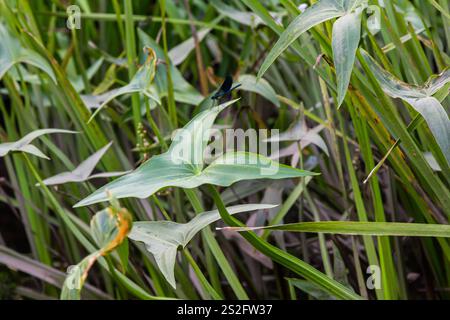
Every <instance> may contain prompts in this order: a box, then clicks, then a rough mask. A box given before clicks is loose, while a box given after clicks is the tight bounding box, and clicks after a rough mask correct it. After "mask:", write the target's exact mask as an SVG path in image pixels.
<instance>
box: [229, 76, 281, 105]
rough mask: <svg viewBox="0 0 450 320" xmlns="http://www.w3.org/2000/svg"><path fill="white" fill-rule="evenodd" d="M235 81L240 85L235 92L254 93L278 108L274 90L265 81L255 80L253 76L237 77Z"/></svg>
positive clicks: (278, 103)
mask: <svg viewBox="0 0 450 320" xmlns="http://www.w3.org/2000/svg"><path fill="white" fill-rule="evenodd" d="M237 81H238V82H239V83H240V84H241V86H240V87H238V89H237V90H244V91H250V92H255V93H257V94H259V95H261V96H263V97H264V98H266V99H267V100H269V101H270V102H272V103H273V104H274V105H276V106H277V107H280V101H279V100H278V97H277V94H276V92H275V90H274V89H273V88H272V86H271V85H270V83H269V82H267V81H266V80H265V79H260V80H257V79H256V77H255V76H253V75H250V74H243V75H241V76H239V78H238V80H237Z"/></svg>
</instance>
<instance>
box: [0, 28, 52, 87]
mask: <svg viewBox="0 0 450 320" xmlns="http://www.w3.org/2000/svg"><path fill="white" fill-rule="evenodd" d="M0 39H1V41H0V79H1V78H3V76H4V75H5V73H6V72H7V71H8V70H9V69H11V68H12V67H13V66H14V65H15V64H18V63H26V64H30V65H32V66H35V67H36V68H39V69H41V70H42V71H44V72H45V73H46V74H47V75H48V76H49V77H50V78H51V79H52V80H53V81H54V82H55V83H56V77H55V73H54V72H53V69H52V67H51V66H50V64H49V63H48V61H47V60H45V59H44V58H43V57H41V56H40V55H39V54H38V53H36V52H35V51H33V50H31V49H28V48H25V47H23V46H22V44H21V43H20V41H19V40H18V39H17V38H15V37H14V36H13V35H12V34H11V32H10V31H9V30H8V29H7V28H6V27H5V25H4V24H3V23H1V21H0Z"/></svg>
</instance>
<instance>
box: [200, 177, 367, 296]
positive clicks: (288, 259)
mask: <svg viewBox="0 0 450 320" xmlns="http://www.w3.org/2000/svg"><path fill="white" fill-rule="evenodd" d="M208 187H209V193H210V195H211V196H212V198H213V199H214V203H215V204H216V206H217V209H218V210H219V213H220V216H221V218H222V220H223V221H224V222H225V223H226V224H228V225H229V226H234V227H243V226H245V225H244V224H243V223H242V222H240V221H239V220H237V219H236V218H234V217H232V216H231V215H230V214H229V213H228V211H227V209H226V208H225V205H224V204H223V202H222V199H221V198H220V194H219V193H218V192H217V189H216V188H215V187H214V186H212V185H208ZM241 235H242V236H243V237H244V238H245V239H246V240H247V241H248V242H249V243H250V244H251V245H252V246H254V247H255V249H256V250H258V251H260V252H261V253H263V254H264V255H266V256H268V257H269V258H271V259H272V260H273V261H275V262H277V263H279V264H281V265H283V266H284V267H286V268H288V269H289V270H291V271H293V272H295V273H297V274H299V275H301V276H303V277H305V278H306V279H307V280H309V281H311V282H313V283H315V284H317V285H319V286H320V287H321V288H323V289H324V290H325V291H327V292H329V293H330V294H332V295H334V296H336V297H338V298H340V299H351V300H360V299H362V297H361V296H359V295H357V294H355V293H354V292H353V291H352V290H350V289H349V288H347V287H345V286H343V285H342V284H340V283H339V282H337V281H335V280H333V279H331V278H329V277H327V276H326V275H324V274H323V273H322V272H320V271H318V270H316V269H315V268H313V267H312V266H310V265H308V264H306V263H305V262H303V261H302V260H300V259H297V258H295V257H294V256H292V255H290V254H289V253H286V252H284V251H283V250H280V249H278V248H277V247H275V246H273V245H271V244H269V243H267V242H266V241H263V240H261V238H259V237H258V236H257V235H256V234H255V233H253V232H242V233H241Z"/></svg>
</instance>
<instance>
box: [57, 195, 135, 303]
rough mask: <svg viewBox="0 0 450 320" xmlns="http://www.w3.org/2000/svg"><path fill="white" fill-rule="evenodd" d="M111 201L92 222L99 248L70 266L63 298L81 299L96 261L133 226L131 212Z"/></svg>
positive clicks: (114, 247) (121, 241)
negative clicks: (84, 286) (82, 291)
mask: <svg viewBox="0 0 450 320" xmlns="http://www.w3.org/2000/svg"><path fill="white" fill-rule="evenodd" d="M110 201H111V203H112V206H111V207H108V208H106V209H103V210H101V211H99V212H97V213H96V214H95V215H94V216H93V217H92V219H91V223H90V233H91V236H92V238H93V239H94V241H95V243H96V245H97V247H98V248H99V249H98V250H97V251H94V252H92V253H90V254H89V255H88V256H87V257H85V258H84V259H83V260H81V262H80V263H78V264H77V265H75V266H71V267H69V269H68V276H67V277H66V279H65V281H64V284H63V287H62V291H61V296H60V297H61V299H62V300H79V299H80V293H81V289H82V288H83V285H84V283H85V281H86V278H87V276H88V273H89V270H90V269H91V268H92V266H93V265H94V263H95V262H96V261H97V260H98V259H99V258H100V257H102V256H105V255H107V254H108V253H110V252H111V251H112V250H114V249H116V248H117V247H118V246H120V245H121V244H122V243H123V241H124V240H126V237H127V235H128V233H129V232H130V230H131V228H132V220H131V215H130V213H129V212H128V211H127V210H126V209H124V208H121V207H120V205H119V203H118V202H117V200H115V199H114V198H110Z"/></svg>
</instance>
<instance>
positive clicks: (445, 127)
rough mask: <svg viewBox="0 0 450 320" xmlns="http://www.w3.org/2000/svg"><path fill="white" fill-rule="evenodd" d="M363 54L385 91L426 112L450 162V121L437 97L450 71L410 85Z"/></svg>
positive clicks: (448, 78) (431, 128)
mask: <svg viewBox="0 0 450 320" xmlns="http://www.w3.org/2000/svg"><path fill="white" fill-rule="evenodd" d="M361 53H362V55H363V57H364V59H365V60H366V62H367V64H368V65H369V67H370V69H371V71H372V72H373V74H374V75H375V77H376V79H377V81H378V82H379V84H380V86H381V88H382V89H383V91H384V92H385V93H386V94H387V95H389V96H391V97H392V98H400V99H402V100H404V101H406V102H407V103H409V104H410V105H411V106H412V107H413V108H414V109H415V110H416V111H417V112H419V113H420V114H421V115H422V117H423V118H424V119H425V121H426V123H427V124H428V127H429V128H430V130H431V132H432V134H433V136H434V138H435V139H436V141H437V143H438V144H439V146H440V148H441V150H442V152H443V154H444V156H445V158H446V159H447V161H448V163H450V129H449V128H450V120H449V117H448V115H447V112H446V111H445V109H444V107H443V106H442V104H441V103H440V102H439V100H438V99H436V98H435V97H433V95H434V94H435V93H437V92H438V91H439V90H440V89H441V88H443V87H445V86H446V85H447V84H448V83H449V82H450V71H449V70H448V69H447V70H445V71H444V72H443V73H442V74H440V75H438V76H432V77H431V78H430V80H428V81H427V83H425V85H423V86H416V85H410V84H407V83H405V82H403V81H401V80H399V79H397V78H396V77H395V76H393V75H392V74H390V73H389V72H387V71H386V70H384V69H382V68H381V66H380V65H379V64H378V63H377V62H376V61H375V60H374V59H373V58H372V57H371V56H370V55H369V54H368V53H367V52H366V51H364V50H361Z"/></svg>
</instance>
